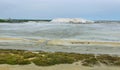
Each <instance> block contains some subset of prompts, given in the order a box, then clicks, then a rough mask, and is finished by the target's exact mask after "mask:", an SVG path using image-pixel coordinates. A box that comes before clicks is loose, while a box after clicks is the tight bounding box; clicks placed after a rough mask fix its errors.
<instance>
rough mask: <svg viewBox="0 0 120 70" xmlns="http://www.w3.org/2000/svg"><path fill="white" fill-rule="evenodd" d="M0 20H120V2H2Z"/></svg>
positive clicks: (94, 0) (114, 0) (0, 3)
mask: <svg viewBox="0 0 120 70" xmlns="http://www.w3.org/2000/svg"><path fill="white" fill-rule="evenodd" d="M0 18H14V19H54V18H85V19H91V20H120V0H0Z"/></svg>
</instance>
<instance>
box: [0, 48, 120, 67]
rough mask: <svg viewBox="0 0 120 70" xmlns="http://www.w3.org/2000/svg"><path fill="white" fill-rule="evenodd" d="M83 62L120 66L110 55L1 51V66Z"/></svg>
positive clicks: (87, 64)
mask: <svg viewBox="0 0 120 70" xmlns="http://www.w3.org/2000/svg"><path fill="white" fill-rule="evenodd" d="M78 61H81V62H82V65H84V66H94V65H100V64H101V63H103V64H106V65H115V66H120V57H118V56H110V55H97V56H95V55H93V54H76V53H62V52H55V53H52V52H41V51H40V52H31V51H23V50H0V64H10V65H27V64H31V63H34V64H35V65H38V66H51V65H55V64H72V63H74V62H78Z"/></svg>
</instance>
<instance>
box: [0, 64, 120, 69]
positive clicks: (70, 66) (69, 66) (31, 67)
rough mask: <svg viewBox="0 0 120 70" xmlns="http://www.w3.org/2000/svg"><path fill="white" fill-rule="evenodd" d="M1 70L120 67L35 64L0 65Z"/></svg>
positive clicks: (112, 67) (110, 67)
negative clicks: (44, 65) (43, 65)
mask: <svg viewBox="0 0 120 70" xmlns="http://www.w3.org/2000/svg"><path fill="white" fill-rule="evenodd" d="M0 70H120V67H115V66H106V65H101V66H94V67H86V66H82V65H81V64H79V63H74V64H60V65H54V66H48V67H42V66H36V65H34V64H30V65H21V66H20V65H7V64H3V65H0Z"/></svg>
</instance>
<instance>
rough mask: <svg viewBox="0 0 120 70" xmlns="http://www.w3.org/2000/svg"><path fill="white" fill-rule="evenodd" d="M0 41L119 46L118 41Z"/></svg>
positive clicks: (0, 39)
mask: <svg viewBox="0 0 120 70" xmlns="http://www.w3.org/2000/svg"><path fill="white" fill-rule="evenodd" d="M2 41H6V42H7V41H12V42H14V41H22V42H34V43H37V44H42V43H46V45H81V44H82V45H83V44H85V45H110V46H120V42H119V41H83V40H59V39H58V40H57V39H56V40H46V39H37V40H29V39H23V38H0V42H2Z"/></svg>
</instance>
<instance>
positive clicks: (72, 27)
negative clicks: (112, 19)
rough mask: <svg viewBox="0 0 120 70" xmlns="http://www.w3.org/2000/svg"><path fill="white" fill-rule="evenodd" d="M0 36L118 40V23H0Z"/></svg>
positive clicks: (119, 29)
mask: <svg viewBox="0 0 120 70" xmlns="http://www.w3.org/2000/svg"><path fill="white" fill-rule="evenodd" d="M0 37H18V38H30V39H79V40H95V41H120V24H113V23H112V24H105V23H101V24H97V23H96V24H64V23H63V24H58V23H16V24H9V23H6V24H5V23H4V24H2V23H1V24H0Z"/></svg>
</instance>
